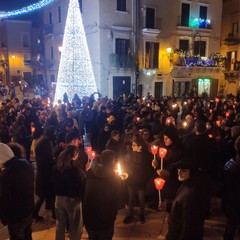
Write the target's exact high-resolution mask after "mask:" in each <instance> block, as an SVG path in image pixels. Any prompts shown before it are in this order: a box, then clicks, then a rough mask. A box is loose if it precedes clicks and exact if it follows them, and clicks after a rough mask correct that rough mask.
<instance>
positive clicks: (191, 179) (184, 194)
mask: <svg viewBox="0 0 240 240" xmlns="http://www.w3.org/2000/svg"><path fill="white" fill-rule="evenodd" d="M173 167H174V168H175V170H176V169H177V170H176V171H177V173H178V180H179V181H180V182H181V183H182V184H181V186H180V188H179V189H178V192H177V195H176V197H175V199H174V201H173V205H172V209H171V213H170V219H169V225H168V233H167V236H166V240H193V239H194V240H202V239H203V233H204V219H205V216H206V212H207V211H208V194H207V193H208V192H209V191H211V189H210V188H211V184H210V178H209V177H208V175H207V174H206V173H204V172H203V171H201V170H200V169H198V168H197V167H196V166H195V165H194V162H193V161H192V159H191V158H189V156H183V157H182V158H181V159H180V161H179V162H177V163H175V164H173Z"/></svg>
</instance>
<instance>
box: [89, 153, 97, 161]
mask: <svg viewBox="0 0 240 240" xmlns="http://www.w3.org/2000/svg"><path fill="white" fill-rule="evenodd" d="M95 157H96V153H95V151H91V152H90V153H89V158H90V159H91V160H93V159H94V158H95Z"/></svg>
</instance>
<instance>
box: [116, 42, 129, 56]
mask: <svg viewBox="0 0 240 240" xmlns="http://www.w3.org/2000/svg"><path fill="white" fill-rule="evenodd" d="M129 51H130V40H129V39H121V38H116V51H115V52H116V54H119V55H128V54H129Z"/></svg>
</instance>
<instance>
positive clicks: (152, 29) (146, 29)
mask: <svg viewBox="0 0 240 240" xmlns="http://www.w3.org/2000/svg"><path fill="white" fill-rule="evenodd" d="M146 22H147V19H146V16H144V17H143V27H142V33H143V34H149V35H155V36H157V35H158V34H159V33H160V32H161V30H162V18H156V19H155V22H154V23H153V25H147V24H146Z"/></svg>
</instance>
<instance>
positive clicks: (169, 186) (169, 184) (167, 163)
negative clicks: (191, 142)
mask: <svg viewBox="0 0 240 240" xmlns="http://www.w3.org/2000/svg"><path fill="white" fill-rule="evenodd" d="M166 149H167V154H166V156H165V158H164V159H163V169H164V170H167V171H168V173H169V177H168V178H167V179H165V180H166V182H165V185H164V187H163V189H162V190H161V194H162V197H163V199H164V200H166V201H172V200H173V199H174V198H175V196H176V193H177V190H178V188H179V186H180V182H179V181H178V175H177V171H176V169H175V168H174V167H173V165H172V164H173V163H176V162H178V161H179V160H180V158H181V156H182V154H183V153H184V148H183V146H182V145H180V143H179V144H178V145H175V144H172V145H171V146H169V147H166ZM158 166H159V167H160V163H159V165H158Z"/></svg>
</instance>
